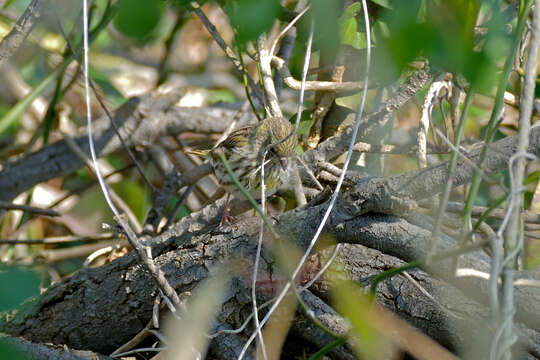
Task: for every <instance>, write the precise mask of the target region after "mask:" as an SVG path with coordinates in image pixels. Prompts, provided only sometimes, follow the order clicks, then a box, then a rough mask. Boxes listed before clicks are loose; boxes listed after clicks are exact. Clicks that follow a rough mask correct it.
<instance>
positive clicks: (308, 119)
mask: <svg viewBox="0 0 540 360" xmlns="http://www.w3.org/2000/svg"><path fill="white" fill-rule="evenodd" d="M296 116H297V115H296V114H295V115H293V116H292V118H291V120H290V121H291V123H293V124H294V123H295V121H296ZM311 126H313V118H312V116H311V112H310V111H308V110H304V111H302V115H301V117H300V124H298V129H296V134H297V135H306V134H308V133H309V130H310V129H311Z"/></svg>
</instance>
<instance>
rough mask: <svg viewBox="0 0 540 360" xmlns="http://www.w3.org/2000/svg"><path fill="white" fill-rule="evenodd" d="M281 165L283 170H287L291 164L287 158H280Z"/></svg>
mask: <svg viewBox="0 0 540 360" xmlns="http://www.w3.org/2000/svg"><path fill="white" fill-rule="evenodd" d="M279 163H280V164H281V168H282V169H283V170H287V164H288V163H289V162H288V161H287V158H279Z"/></svg>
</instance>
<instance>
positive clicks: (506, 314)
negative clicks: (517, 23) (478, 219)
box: [491, 0, 540, 359]
mask: <svg viewBox="0 0 540 360" xmlns="http://www.w3.org/2000/svg"><path fill="white" fill-rule="evenodd" d="M530 3H531V4H532V1H530ZM534 3H535V7H534V10H533V16H532V17H533V24H532V27H533V28H532V34H531V40H530V43H529V54H528V56H527V64H526V71H525V79H524V82H523V88H522V94H521V101H520V109H519V129H518V148H517V153H516V154H515V155H513V156H512V159H511V160H510V162H509V173H510V190H511V191H510V201H509V204H508V207H507V213H508V214H509V215H510V216H509V221H508V226H507V229H506V232H505V237H504V253H505V257H504V260H503V263H502V285H501V300H502V301H501V308H500V309H499V311H500V315H502V318H501V319H497V320H499V321H500V325H499V326H500V327H499V331H500V333H501V343H499V342H498V341H496V340H497V338H496V337H495V339H494V340H493V342H492V347H491V348H492V350H494V352H495V353H496V354H497V355H503V356H504V358H505V359H510V357H511V354H510V347H511V346H512V344H513V343H515V342H516V340H517V335H516V334H515V332H514V313H515V311H516V306H515V299H514V277H515V271H516V270H517V268H518V254H519V253H520V252H521V250H522V247H523V221H522V215H521V213H522V210H523V191H524V190H525V188H524V187H523V179H524V177H525V165H526V160H527V159H531V158H534V156H532V157H531V155H530V154H528V153H527V149H528V147H529V135H530V129H531V116H532V110H533V102H534V98H535V85H536V66H537V61H538V51H539V50H538V48H539V47H540V0H537V1H535V2H534ZM523 10H524V9H523ZM520 20H521V19H520ZM503 90H504V89H503ZM512 160H515V167H512V165H513V162H512ZM503 224H504V221H503ZM503 230H504V227H503V226H502V225H501V228H499V230H498V231H497V235H498V236H500V235H501V232H502V231H503ZM497 276H498V274H497ZM492 353H493V351H492Z"/></svg>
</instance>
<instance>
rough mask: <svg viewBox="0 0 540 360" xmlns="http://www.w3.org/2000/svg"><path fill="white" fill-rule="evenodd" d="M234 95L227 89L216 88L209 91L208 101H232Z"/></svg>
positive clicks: (234, 98)
mask: <svg viewBox="0 0 540 360" xmlns="http://www.w3.org/2000/svg"><path fill="white" fill-rule="evenodd" d="M235 101H236V96H234V94H233V93H232V92H231V91H230V90H228V89H217V90H212V91H211V92H210V103H211V104H215V103H217V102H226V103H234V102H235Z"/></svg>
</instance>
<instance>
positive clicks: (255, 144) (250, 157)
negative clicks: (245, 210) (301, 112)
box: [210, 117, 298, 199]
mask: <svg viewBox="0 0 540 360" xmlns="http://www.w3.org/2000/svg"><path fill="white" fill-rule="evenodd" d="M293 132H294V127H293V125H292V124H291V123H290V122H289V121H287V120H285V119H283V118H281V117H268V118H266V119H264V120H262V121H261V122H260V123H258V124H256V125H251V126H246V127H243V128H240V129H237V130H235V131H233V132H232V133H231V134H230V135H229V136H228V137H227V138H225V140H223V141H222V142H221V143H218V144H216V146H214V148H213V149H212V150H210V162H211V164H212V168H213V170H214V174H215V175H216V178H217V179H218V181H219V183H220V185H221V186H222V187H223V188H224V189H225V191H226V192H227V193H228V194H232V195H235V196H238V195H239V194H240V190H239V189H238V187H237V186H236V185H235V184H234V182H233V180H232V178H231V177H230V176H229V173H228V172H227V170H226V168H225V165H224V164H223V162H222V161H221V159H220V154H223V155H224V156H225V159H226V160H227V163H228V164H229V167H230V169H231V171H232V173H233V174H234V176H235V177H236V179H237V180H238V181H239V182H240V184H242V186H243V187H244V188H245V189H246V190H247V191H248V192H249V193H250V195H251V196H253V197H254V198H255V199H260V198H261V167H262V166H261V165H262V162H263V155H264V152H265V151H266V150H268V152H267V154H266V157H264V183H265V190H266V189H267V191H266V195H267V196H271V195H272V194H274V193H275V192H276V191H277V189H278V188H279V186H280V185H281V183H282V176H283V174H285V172H286V171H287V169H288V164H289V159H290V158H291V157H293V156H294V155H295V154H296V147H297V145H298V141H297V138H296V136H295V135H296V134H292V135H291V133H293ZM289 135H291V136H289ZM269 145H273V146H271V147H270V148H268V146H269ZM267 148H268V149H267Z"/></svg>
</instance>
